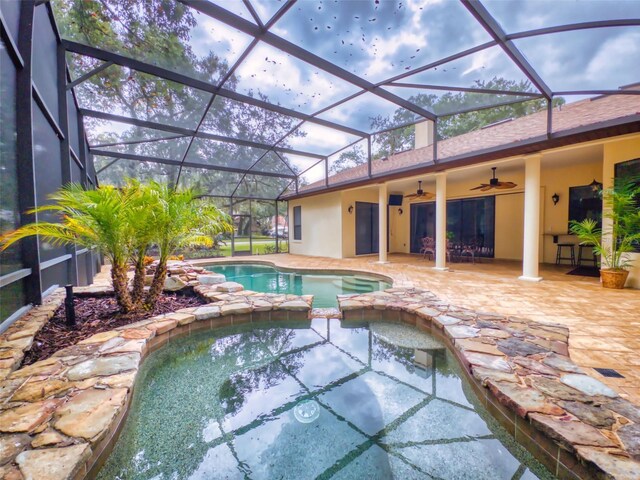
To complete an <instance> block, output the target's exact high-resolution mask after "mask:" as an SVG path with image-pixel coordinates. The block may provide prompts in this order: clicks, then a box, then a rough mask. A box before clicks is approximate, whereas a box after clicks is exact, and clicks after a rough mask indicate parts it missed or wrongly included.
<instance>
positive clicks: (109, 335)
mask: <svg viewBox="0 0 640 480" xmlns="http://www.w3.org/2000/svg"><path fill="white" fill-rule="evenodd" d="M105 288H106V289H108V287H105ZM194 290H195V291H196V293H197V294H198V295H200V296H201V297H202V298H204V299H205V300H206V301H207V302H209V303H208V304H206V305H202V306H199V307H192V308H185V309H181V310H178V311H176V312H174V313H169V314H165V315H158V316H155V317H152V318H149V319H146V320H142V321H140V322H136V323H132V324H129V325H125V326H122V327H118V328H116V329H115V330H110V331H107V332H102V333H98V334H95V335H93V336H92V337H89V338H87V339H85V340H82V341H81V342H78V343H77V344H76V345H72V346H70V347H67V348H64V349H62V350H60V351H58V352H56V353H55V354H54V355H53V356H51V357H50V358H48V359H46V360H41V361H39V362H36V363H34V364H32V365H28V366H26V367H23V368H20V369H17V370H15V371H12V372H11V373H10V374H9V375H8V377H7V378H6V379H4V380H3V381H1V382H0V402H1V403H0V477H1V478H3V479H7V480H22V479H34V480H35V479H37V480H62V479H82V478H85V477H87V476H88V477H92V476H94V475H95V473H96V472H97V470H98V469H99V467H100V466H101V462H102V461H104V460H105V459H106V457H107V456H108V454H109V452H110V449H111V448H112V447H113V445H114V444H115V442H116V440H117V436H118V433H119V431H120V429H121V427H122V425H123V422H124V419H125V418H126V414H127V412H128V409H129V404H130V401H131V398H132V395H133V390H134V388H135V380H136V377H137V374H138V371H139V369H140V367H141V365H142V362H143V360H144V358H145V357H146V356H147V355H148V354H149V353H151V352H153V351H154V350H156V349H158V348H160V347H161V346H162V345H164V344H165V343H167V342H169V341H171V340H172V339H175V338H177V337H180V336H185V335H189V334H190V333H192V332H197V331H203V330H209V329H214V328H219V327H225V326H230V325H241V324H245V323H249V322H268V321H285V322H290V321H301V320H308V318H309V312H310V311H311V305H312V302H313V296H312V295H303V296H296V295H284V294H282V295H281V294H269V293H260V292H253V291H248V290H243V289H242V286H241V285H239V284H233V283H232V282H225V283H221V284H218V285H198V286H196V287H194ZM61 295H63V293H61ZM62 298H63V297H62ZM60 302H61V300H60ZM56 303H58V300H57V299H56V301H55V302H51V303H50V304H48V305H45V306H43V307H36V308H35V309H34V311H35V312H37V311H38V310H40V309H41V308H43V309H44V312H46V313H47V315H49V312H50V311H51V310H52V309H53V306H54V305H56ZM58 305H59V303H58ZM56 308H57V307H56ZM53 312H55V309H53V310H52V311H51V315H50V316H52V315H53ZM38 318H39V316H38ZM34 328H35V327H34ZM34 335H35V333H34ZM32 341H33V336H32V337H31V342H32Z"/></svg>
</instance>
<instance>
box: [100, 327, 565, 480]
mask: <svg viewBox="0 0 640 480" xmlns="http://www.w3.org/2000/svg"><path fill="white" fill-rule="evenodd" d="M217 478H223V479H247V478H248V479H254V480H259V479H260V480H261V479H265V480H267V479H276V478H277V479H296V480H303V479H307V478H308V479H312V478H318V479H329V478H331V479H363V478H367V479H371V480H374V479H381V480H382V479H391V478H397V479H424V478H441V479H456V480H458V479H473V480H482V479H491V480H498V479H518V480H531V479H536V478H541V479H546V478H553V477H552V476H551V475H550V474H549V473H548V471H546V470H545V469H544V467H542V466H541V465H540V464H539V463H537V462H536V461H535V460H533V459H532V457H531V456H530V455H529V454H528V453H527V452H526V451H525V450H524V448H522V447H521V446H520V445H518V444H516V443H514V442H513V440H509V437H508V434H507V433H506V432H505V431H504V430H503V429H502V428H501V427H499V426H498V424H497V423H496V422H495V420H494V419H493V418H492V417H491V415H490V414H489V413H488V412H487V411H486V410H484V408H483V407H481V406H480V405H479V404H478V402H477V401H476V399H475V396H474V394H473V393H472V390H471V387H470V386H469V385H468V384H467V382H466V379H464V377H463V376H462V373H461V371H460V367H459V365H458V362H457V361H456V359H455V358H454V357H453V356H452V355H451V354H450V353H449V351H448V350H447V349H446V348H445V347H444V346H443V345H442V344H441V343H440V342H439V341H438V340H437V339H435V338H433V337H431V336H429V335H428V334H426V333H423V332H421V331H419V330H417V329H415V328H414V327H408V326H405V325H401V324H391V323H384V322H376V323H371V324H363V323H358V324H354V323H346V322H345V323H342V322H340V321H339V320H335V319H330V320H326V319H314V320H312V321H311V322H306V323H301V324H287V325H283V324H281V323H279V324H258V325H255V324H254V325H243V326H241V327H229V328H225V329H219V330H215V331H210V332H203V333H198V334H193V335H192V336H190V337H185V338H180V339H177V340H176V341H172V342H171V343H170V344H168V345H167V346H165V347H163V348H162V349H160V350H159V351H157V352H155V353H153V354H152V355H151V356H150V357H149V358H148V359H147V360H146V362H145V364H144V365H143V368H142V370H141V372H140V377H139V379H138V381H137V387H136V389H135V396H134V400H133V403H132V406H131V410H130V413H129V416H128V418H127V421H126V424H125V427H124V429H123V431H122V434H121V436H120V439H119V440H118V442H117V444H116V446H115V448H114V450H113V452H112V453H111V455H110V457H109V458H108V460H107V462H106V464H105V465H104V467H103V468H102V470H101V471H100V472H99V474H98V479H100V480H107V479H109V480H111V479H134V480H142V479H154V480H159V479H167V480H168V479H175V480H181V479H192V480H195V479H217Z"/></svg>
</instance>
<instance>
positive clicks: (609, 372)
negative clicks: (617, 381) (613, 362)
mask: <svg viewBox="0 0 640 480" xmlns="http://www.w3.org/2000/svg"><path fill="white" fill-rule="evenodd" d="M594 370H595V371H596V372H598V373H599V374H600V375H602V376H603V377H608V378H624V375H621V374H620V373H618V372H616V371H615V370H614V369H613V368H594Z"/></svg>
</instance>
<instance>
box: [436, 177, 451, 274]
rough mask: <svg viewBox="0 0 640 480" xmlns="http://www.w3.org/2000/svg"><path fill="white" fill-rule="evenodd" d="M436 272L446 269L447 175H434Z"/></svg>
mask: <svg viewBox="0 0 640 480" xmlns="http://www.w3.org/2000/svg"><path fill="white" fill-rule="evenodd" d="M434 268H435V269H436V270H448V267H447V173H446V172H440V173H436V266H435V267H434Z"/></svg>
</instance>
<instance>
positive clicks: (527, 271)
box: [520, 155, 542, 282]
mask: <svg viewBox="0 0 640 480" xmlns="http://www.w3.org/2000/svg"><path fill="white" fill-rule="evenodd" d="M541 158H542V155H532V156H530V157H526V158H525V167H524V168H525V170H524V241H523V252H522V276H521V277H520V280H529V281H532V282H539V281H540V280H542V277H540V276H539V275H538V262H539V259H538V255H539V253H538V252H539V245H540V159H541Z"/></svg>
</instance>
